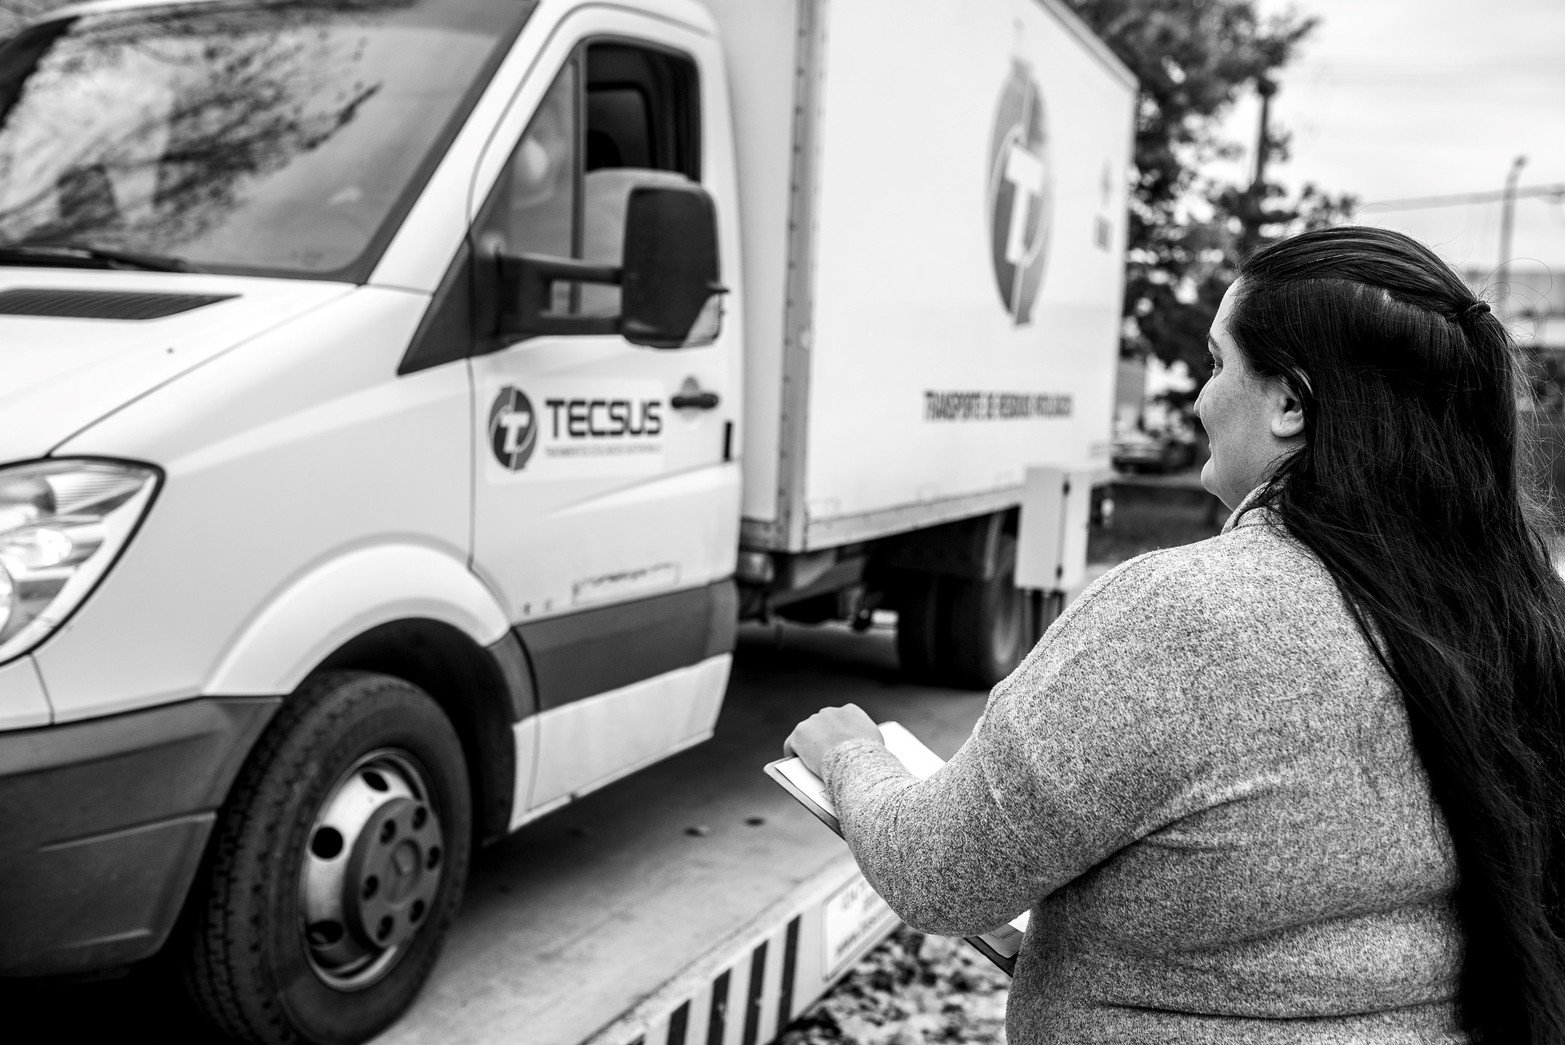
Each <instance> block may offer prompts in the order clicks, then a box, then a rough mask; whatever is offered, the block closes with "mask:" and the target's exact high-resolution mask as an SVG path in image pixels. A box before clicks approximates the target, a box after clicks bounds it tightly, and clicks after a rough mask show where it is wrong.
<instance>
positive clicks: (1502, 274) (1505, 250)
mask: <svg viewBox="0 0 1565 1045" xmlns="http://www.w3.org/2000/svg"><path fill="white" fill-rule="evenodd" d="M1526 165H1527V157H1525V156H1518V157H1516V159H1514V160H1512V161H1511V170H1510V173H1508V174H1507V175H1506V176H1505V194H1504V196H1502V197H1501V202H1500V265H1499V267H1498V268H1497V269H1495V273H1494V276H1495V282H1496V283H1498V284H1499V286H1500V300H1499V304H1500V306H1501V308H1502V310H1503V308H1504V306H1505V303H1506V300H1507V299H1508V298H1510V296H1511V288H1510V285H1509V284H1508V283H1507V282H1506V276H1507V275H1508V274H1509V269H1510V267H1511V222H1512V219H1513V217H1514V215H1515V212H1516V181H1517V179H1518V178H1520V177H1521V174H1522V168H1523V167H1525V166H1526Z"/></svg>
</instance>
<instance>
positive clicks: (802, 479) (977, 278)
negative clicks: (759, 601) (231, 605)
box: [719, 0, 1135, 551]
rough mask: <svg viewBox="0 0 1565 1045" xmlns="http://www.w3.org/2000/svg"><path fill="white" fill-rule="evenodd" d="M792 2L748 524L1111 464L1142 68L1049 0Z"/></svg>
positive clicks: (845, 530) (759, 322) (972, 502)
mask: <svg viewBox="0 0 1565 1045" xmlns="http://www.w3.org/2000/svg"><path fill="white" fill-rule="evenodd" d="M719 6H721V5H719ZM795 13H796V15H797V21H796V24H795V36H794V39H795V54H794V57H795V63H796V70H795V73H796V75H795V78H794V83H793V88H794V90H793V95H794V98H795V99H796V100H797V101H798V102H799V107H800V112H799V115H798V117H797V118H796V120H795V122H794V136H795V140H796V142H797V143H798V145H799V148H797V149H796V150H795V151H794V154H793V155H794V161H793V165H792V178H791V185H790V193H791V195H790V203H789V216H788V220H789V222H790V224H791V226H792V227H793V232H792V233H791V238H790V239H789V240H788V242H789V256H788V261H789V269H788V272H787V274H786V275H785V276H784V279H785V286H784V288H783V294H782V295H781V296H783V297H784V298H785V304H784V308H783V316H784V330H783V336H782V339H781V346H780V353H781V359H780V360H778V367H779V369H780V372H781V377H782V380H781V381H780V382H779V384H778V394H777V395H776V396H775V397H764V396H763V397H760V398H762V399H763V401H762V402H761V403H759V404H756V403H755V400H756V399H757V398H758V397H757V395H756V394H755V392H752V395H751V400H752V405H753V406H755V405H758V406H759V409H757V410H756V412H755V413H754V414H753V415H752V417H751V429H750V432H749V435H748V437H747V439H748V444H749V446H750V447H751V448H752V449H756V448H759V447H763V446H765V445H766V444H767V442H768V441H769V440H770V441H773V442H774V444H775V448H776V460H777V462H778V464H777V466H776V468H775V474H774V475H772V476H770V477H759V478H761V479H762V482H764V485H761V484H759V483H755V482H752V479H751V477H747V480H746V483H747V485H746V499H745V508H746V513H745V514H746V520H745V537H746V541H747V543H749V544H751V545H752V546H759V547H770V548H783V549H787V550H793V551H797V550H807V549H813V548H820V547H829V546H832V545H836V544H841V543H845V542H848V541H853V540H861V539H865V538H868V537H874V536H878V535H881V534H885V533H890V532H895V531H897V530H905V529H911V528H914V527H917V526H923V525H929V524H932V523H934V522H938V521H942V520H944V519H950V518H957V517H962V516H968V515H975V514H979V513H981V512H986V511H993V510H996V509H998V508H1002V507H1008V506H1010V505H1014V504H1016V503H1018V500H1019V491H1020V485H1021V483H1022V479H1023V473H1024V471H1025V469H1026V467H1027V466H1029V465H1033V464H1041V463H1068V464H1074V465H1084V466H1085V465H1091V464H1094V463H1101V464H1106V463H1107V459H1108V449H1109V439H1110V431H1111V424H1112V412H1113V383H1114V373H1115V365H1116V359H1117V344H1118V336H1119V325H1120V306H1121V296H1122V292H1123V278H1124V274H1123V264H1124V261H1123V259H1124V242H1125V220H1126V191H1127V185H1126V176H1125V175H1126V171H1127V169H1128V165H1129V163H1130V150H1131V144H1132V118H1133V103H1134V97H1135V82H1134V79H1133V78H1132V77H1131V76H1130V74H1129V73H1128V72H1127V71H1126V70H1125V69H1124V68H1123V67H1122V66H1120V65H1119V64H1118V63H1117V62H1116V61H1115V60H1114V59H1113V58H1112V57H1111V56H1110V55H1108V53H1107V52H1106V50H1105V49H1104V48H1103V46H1102V45H1101V43H1099V42H1098V41H1096V40H1095V38H1093V37H1092V36H1091V35H1090V34H1089V33H1088V32H1087V30H1086V29H1085V28H1084V27H1082V26H1081V25H1080V23H1079V22H1077V21H1076V20H1075V19H1074V18H1073V17H1072V16H1070V15H1068V14H1067V13H1065V12H1063V11H1061V10H1058V9H1057V8H1056V7H1055V6H1054V5H1053V4H1046V3H1040V2H1038V0H1013V2H1010V3H993V4H972V3H967V2H963V0H855V2H853V3H851V4H850V3H829V2H825V0H818V2H806V3H804V4H802V6H800V7H799V8H798V9H797V10H796V12H795ZM727 28H729V26H726V25H725V29H727ZM745 75H746V71H745V67H744V66H742V65H741V66H738V67H737V68H736V72H735V76H736V78H738V79H739V80H741V83H740V84H739V85H737V86H736V94H739V95H742V94H743V93H744V87H743V84H742V78H743V77H744V76H745ZM746 133H747V132H746V128H745V126H744V125H743V120H741V121H740V127H739V130H738V134H739V137H740V139H741V155H744V148H743V145H744V137H745V134H746ZM745 177H746V179H750V178H751V174H750V173H749V172H746V174H745ZM750 184H751V183H750V181H748V180H747V181H746V186H747V187H749V185H750ZM750 217H751V214H750V211H748V210H747V211H746V218H747V220H748V219H749V218H750ZM746 231H747V233H749V234H750V235H751V236H754V234H755V232H754V230H753V229H750V228H747V230H746ZM774 278H775V274H774ZM759 289H761V290H762V291H763V292H764V290H765V288H759ZM772 289H777V288H772ZM760 299H761V294H760V293H757V294H756V295H753V296H752V302H755V301H758V300H760ZM770 321H771V317H769V316H765V315H762V316H759V317H755V322H754V323H752V330H754V329H756V328H757V327H761V326H764V325H765V324H766V323H768V322H770ZM763 351H764V347H763V346H760V345H757V346H756V356H755V358H756V359H759V358H761V353H762V352H763ZM756 377H757V380H758V379H759V375H756ZM774 404H775V405H774ZM768 411H769V412H768ZM768 478H769V479H770V481H769V482H766V481H765V480H766V479H768Z"/></svg>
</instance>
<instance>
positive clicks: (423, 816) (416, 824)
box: [413, 806, 429, 831]
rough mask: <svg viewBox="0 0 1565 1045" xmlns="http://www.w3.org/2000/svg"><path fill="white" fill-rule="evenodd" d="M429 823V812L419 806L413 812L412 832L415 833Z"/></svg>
mask: <svg viewBox="0 0 1565 1045" xmlns="http://www.w3.org/2000/svg"><path fill="white" fill-rule="evenodd" d="M428 822H429V810H428V809H425V808H424V807H423V806H419V807H418V808H417V809H415V810H413V830H415V831H417V830H418V829H419V828H421V827H423V826H424V825H425V824H426V823H428Z"/></svg>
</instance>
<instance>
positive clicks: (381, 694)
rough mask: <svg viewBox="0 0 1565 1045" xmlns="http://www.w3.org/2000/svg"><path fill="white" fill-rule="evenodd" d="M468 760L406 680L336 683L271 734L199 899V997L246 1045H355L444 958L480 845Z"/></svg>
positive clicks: (215, 847) (228, 816) (242, 779)
mask: <svg viewBox="0 0 1565 1045" xmlns="http://www.w3.org/2000/svg"><path fill="white" fill-rule="evenodd" d="M471 822H472V813H471V798H470V796H469V792H468V780H467V771H466V766H465V763H464V761H463V756H462V748H461V744H460V742H459V741H458V739H457V736H456V733H455V731H454V730H453V729H452V727H451V723H450V721H449V720H448V719H447V718H446V716H445V714H444V713H443V712H442V711H441V709H440V707H439V706H438V705H437V704H436V703H435V702H434V701H433V700H431V699H430V698H429V696H428V695H426V694H425V693H424V692H423V691H422V690H420V689H418V688H417V687H415V686H413V685H410V684H409V683H407V682H403V681H402V680H400V679H395V678H390V677H387V676H384V675H373V674H367V673H363V672H331V673H326V674H322V675H320V676H317V677H315V678H312V679H310V680H309V681H307V682H306V683H305V684H304V685H303V686H302V687H301V688H300V689H299V690H298V691H297V692H296V693H295V694H294V695H293V696H292V697H291V698H290V699H289V700H288V702H287V703H286V704H285V705H284V707H283V710H282V711H280V712H279V713H278V716H277V718H276V719H275V720H274V721H273V722H272V723H271V724H270V725H269V726H268V727H267V731H266V733H265V734H264V735H263V736H262V738H261V741H260V743H259V744H258V745H257V747H256V751H255V752H254V754H253V755H252V756H251V759H250V761H249V762H248V763H247V764H246V766H245V768H244V770H243V771H242V772H241V773H240V776H239V780H238V782H237V783H236V784H235V786H234V790H233V793H232V794H231V795H230V797H229V800H228V802H227V803H226V804H225V806H224V808H223V810H222V813H221V815H220V817H219V822H218V825H217V828H216V831H215V833H214V836H213V839H212V844H211V850H210V852H209V854H208V859H207V864H206V866H205V868H204V878H203V880H202V881H201V882H200V883H198V887H197V888H198V892H197V893H196V894H195V895H194V896H193V897H192V900H191V907H190V910H189V918H188V929H187V932H188V941H187V951H186V958H185V982H186V986H187V988H188V990H189V992H190V994H191V996H192V998H193V999H194V1001H195V1002H196V1005H197V1006H198V1007H199V1008H200V1009H201V1010H202V1011H203V1012H204V1013H205V1014H206V1016H207V1017H208V1018H209V1019H210V1020H211V1021H212V1022H213V1023H215V1024H216V1025H217V1026H218V1027H219V1028H221V1029H222V1030H223V1031H225V1032H226V1033H228V1034H231V1035H234V1036H236V1037H238V1038H241V1039H243V1040H246V1041H253V1042H266V1043H281V1042H290V1043H292V1042H320V1043H332V1045H339V1043H352V1042H360V1041H363V1040H365V1039H367V1038H369V1037H371V1036H372V1035H374V1034H375V1033H376V1032H377V1031H379V1030H381V1029H382V1028H384V1027H386V1026H387V1025H388V1024H390V1023H391V1022H392V1021H394V1020H395V1019H396V1018H397V1017H398V1016H400V1015H401V1014H402V1012H403V1011H404V1010H405V1009H406V1008H407V1006H408V1005H409V1004H410V1003H411V1002H412V1000H413V998H414V996H415V994H416V993H417V991H418V989H419V987H420V986H421V985H422V984H423V982H424V979H425V978H426V977H427V976H428V974H429V971H430V969H431V968H432V967H433V965H434V962H435V959H436V957H437V956H438V954H439V950H440V945H441V942H442V939H443V937H444V936H445V933H446V930H447V928H448V927H449V926H450V923H451V919H452V917H453V916H454V915H455V913H456V908H457V904H458V903H459V902H460V900H461V895H462V887H463V880H464V879H465V877H466V874H467V862H468V851H469V846H470V838H471V834H472V827H471Z"/></svg>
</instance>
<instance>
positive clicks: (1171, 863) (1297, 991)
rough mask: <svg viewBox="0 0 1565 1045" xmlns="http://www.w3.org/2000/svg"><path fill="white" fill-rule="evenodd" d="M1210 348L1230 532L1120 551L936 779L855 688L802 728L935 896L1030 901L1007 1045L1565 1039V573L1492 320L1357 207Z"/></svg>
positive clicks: (833, 778) (951, 926) (815, 755)
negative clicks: (1127, 554)
mask: <svg viewBox="0 0 1565 1045" xmlns="http://www.w3.org/2000/svg"><path fill="white" fill-rule="evenodd" d="M1209 346H1210V349H1211V353H1212V362H1213V376H1212V378H1211V380H1210V381H1208V383H1207V385H1206V387H1205V388H1204V389H1203V391H1202V393H1201V397H1200V399H1199V400H1198V401H1197V404H1196V409H1197V412H1198V414H1199V415H1200V417H1201V421H1202V424H1203V425H1204V426H1205V427H1206V430H1207V432H1208V433H1209V435H1210V437H1211V457H1210V459H1209V460H1208V461H1207V463H1206V466H1205V468H1204V469H1203V471H1202V482H1203V484H1204V485H1205V486H1206V488H1207V489H1208V490H1210V491H1211V492H1213V493H1214V494H1216V495H1217V496H1218V497H1220V498H1222V500H1223V501H1224V502H1225V503H1226V504H1227V505H1228V506H1229V507H1230V508H1232V509H1234V511H1233V515H1232V516H1231V517H1230V518H1229V520H1228V523H1227V524H1226V525H1225V526H1224V527H1223V531H1222V534H1221V535H1220V536H1218V537H1214V538H1212V539H1210V540H1207V541H1202V542H1200V543H1198V544H1193V545H1188V546H1185V547H1181V548H1172V549H1165V550H1162V551H1157V552H1152V553H1149V554H1147V555H1142V556H1140V557H1138V558H1136V559H1132V560H1131V561H1129V562H1127V563H1124V564H1122V565H1121V566H1119V567H1117V568H1116V569H1114V570H1111V571H1109V573H1107V574H1105V575H1104V576H1103V577H1102V578H1101V579H1100V580H1099V581H1098V582H1097V583H1096V584H1094V585H1093V586H1092V587H1091V588H1090V589H1088V591H1087V592H1085V593H1084V594H1083V595H1082V596H1081V598H1079V599H1078V600H1077V601H1076V602H1075V603H1074V604H1073V605H1072V606H1071V607H1070V608H1069V609H1068V610H1067V611H1066V612H1065V613H1064V614H1063V615H1062V616H1061V617H1060V618H1059V620H1058V621H1056V622H1055V624H1054V625H1053V626H1052V627H1051V628H1050V629H1049V632H1048V634H1046V635H1045V636H1044V638H1043V641H1042V642H1040V643H1039V645H1038V647H1037V649H1035V650H1034V651H1033V652H1032V654H1031V655H1030V656H1029V657H1028V658H1027V660H1026V661H1025V662H1024V663H1023V664H1022V665H1021V667H1019V668H1018V669H1017V670H1016V672H1015V673H1014V674H1012V675H1011V677H1010V678H1008V679H1007V680H1005V681H1004V682H1002V683H1001V684H1000V685H999V686H998V687H996V689H995V690H994V692H993V694H992V695H991V697H990V699H989V703H988V706H987V708H986V709H985V712H984V715H983V717H982V718H981V719H980V720H979V722H978V724H977V725H976V726H975V727H974V731H973V734H972V736H971V737H970V738H969V739H968V740H967V742H966V743H965V744H964V745H963V746H962V749H961V750H960V751H959V752H958V753H957V754H956V756H955V757H954V758H953V759H952V760H951V762H950V763H949V764H948V765H947V767H946V768H945V769H944V770H942V771H941V772H940V773H939V774H937V775H936V776H935V777H933V778H931V779H929V780H928V781H925V782H922V783H919V782H915V781H914V780H913V779H912V778H911V777H909V776H908V775H907V774H906V773H904V772H903V771H902V770H901V768H900V766H899V764H898V763H897V762H896V761H895V759H893V758H892V757H890V756H889V755H888V754H887V753H886V752H885V750H884V748H883V747H881V746H880V744H879V741H878V734H877V733H876V731H875V729H874V727H873V725H872V724H871V723H870V721H869V719H868V718H867V717H866V716H864V714H863V713H862V712H861V711H859V710H858V709H857V708H855V707H852V706H849V707H847V708H835V709H827V710H826V711H822V712H820V713H818V714H817V715H815V716H814V717H812V718H811V719H809V720H807V721H805V722H804V723H801V724H800V725H799V727H798V728H797V729H795V731H794V733H793V734H792V735H791V736H790V737H789V739H788V745H787V746H788V749H789V750H791V751H795V752H797V753H798V754H799V755H800V756H801V757H802V758H803V759H804V761H805V762H806V764H808V765H810V766H811V767H812V768H815V769H816V770H817V772H820V773H821V774H822V775H823V776H824V778H825V779H826V781H827V783H828V785H829V786H830V789H831V793H832V798H833V801H834V802H835V803H836V806H837V809H838V811H839V814H840V816H841V820H842V824H843V829H844V833H845V835H846V837H847V839H848V841H849V844H850V845H851V846H852V849H853V853H854V856H855V857H856V858H857V859H858V861H859V865H860V867H861V868H862V870H863V871H864V874H865V875H866V877H867V878H868V879H869V880H870V882H871V883H872V884H873V885H874V886H875V887H876V889H877V890H878V891H879V892H880V893H881V895H882V896H884V897H885V898H886V900H887V901H888V902H889V903H890V904H891V906H892V907H893V908H894V909H896V910H897V911H898V913H899V914H901V915H902V916H903V917H904V918H905V919H906V920H907V921H908V922H909V923H910V924H912V925H914V926H915V927H918V928H921V929H924V930H927V931H930V932H936V933H943V934H951V935H956V934H968V933H973V932H975V931H980V930H984V929H987V928H989V927H992V926H994V925H997V924H999V923H1001V922H1004V921H1006V920H1008V919H1010V918H1011V917H1013V916H1014V915H1015V914H1017V913H1018V912H1019V911H1021V910H1024V909H1027V908H1031V909H1032V916H1031V918H1032V920H1031V924H1030V927H1029V929H1028V933H1027V937H1026V940H1025V942H1024V944H1023V948H1022V953H1021V955H1020V958H1019V961H1018V963H1017V968H1016V978H1015V983H1014V986H1013V989H1012V993H1011V997H1010V1009H1009V1012H1008V1016H1007V1035H1008V1040H1009V1041H1010V1042H1011V1043H1012V1045H1027V1043H1030V1042H1123V1041H1146V1042H1184V1041H1202V1042H1208V1041H1216V1042H1228V1041H1233V1042H1239V1041H1244V1042H1290V1043H1292V1042H1372V1043H1381V1042H1385V1043H1390V1042H1461V1041H1480V1040H1481V1041H1482V1042H1484V1043H1485V1045H1493V1043H1507V1045H1509V1043H1527V1045H1541V1043H1545V1042H1550V1043H1557V1042H1562V1041H1565V943H1562V931H1565V911H1562V906H1561V901H1562V895H1561V892H1562V890H1561V886H1562V883H1565V868H1562V866H1561V864H1562V851H1565V844H1562V824H1565V778H1562V774H1565V768H1562V767H1565V739H1562V737H1565V728H1562V714H1561V703H1560V698H1561V695H1562V682H1565V586H1562V584H1561V581H1560V579H1559V577H1558V576H1557V575H1556V574H1555V572H1554V571H1553V569H1552V567H1551V564H1550V557H1549V554H1548V549H1547V547H1546V545H1545V544H1544V542H1543V540H1542V539H1541V538H1540V536H1539V529H1538V528H1537V525H1536V523H1535V522H1534V521H1532V518H1531V516H1530V513H1529V509H1528V498H1527V497H1526V496H1525V495H1524V493H1523V486H1524V482H1523V479H1522V477H1521V474H1520V472H1521V469H1520V465H1519V460H1520V456H1519V447H1520V446H1521V445H1522V441H1521V440H1520V436H1519V434H1518V423H1519V417H1518V412H1517V407H1516V395H1517V394H1518V390H1519V388H1520V386H1519V385H1518V384H1517V380H1518V378H1517V374H1516V370H1515V366H1514V362H1513V353H1512V348H1511V345H1510V343H1509V340H1508V338H1507V335H1506V333H1505V331H1504V329H1503V327H1502V326H1501V324H1500V322H1499V321H1498V320H1497V319H1496V318H1495V317H1494V316H1493V315H1491V314H1490V313H1489V310H1488V306H1487V305H1485V304H1484V303H1483V302H1481V301H1479V300H1477V299H1475V298H1474V297H1473V295H1472V294H1471V292H1470V291H1468V290H1467V288H1466V287H1465V286H1464V285H1463V284H1462V282H1461V280H1460V279H1459V278H1458V277H1457V276H1456V274H1455V273H1453V272H1452V271H1451V270H1450V268H1449V267H1447V266H1446V265H1445V264H1444V263H1442V262H1441V261H1440V260H1439V259H1438V258H1437V257H1436V256H1435V255H1434V254H1432V253H1431V252H1430V251H1428V250H1427V249H1425V248H1424V247H1422V246H1420V245H1418V244H1417V243H1415V242H1413V241H1412V240H1410V239H1408V238H1407V237H1405V236H1402V235H1400V234H1398V233H1394V232H1388V231H1384V230H1381V229H1372V228H1355V227H1345V228H1333V229H1325V230H1320V231H1315V232H1309V233H1305V234H1303V235H1300V236H1297V237H1294V238H1292V239H1289V240H1286V241H1283V242H1281V243H1278V244H1275V245H1274V246H1272V247H1270V248H1268V249H1266V250H1264V251H1262V252H1260V253H1259V254H1258V255H1256V256H1255V257H1253V258H1252V259H1251V260H1249V261H1248V262H1247V263H1246V264H1245V265H1244V266H1243V268H1242V269H1241V271H1240V275H1239V278H1238V280H1237V281H1236V282H1235V284H1234V286H1233V287H1232V288H1231V289H1230V290H1229V291H1228V293H1227V295H1225V297H1224V298H1223V302H1222V305H1221V308H1220V309H1219V311H1218V314H1217V317H1216V319H1215V320H1214V321H1213V324H1212V330H1211V336H1210V338H1209Z"/></svg>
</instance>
